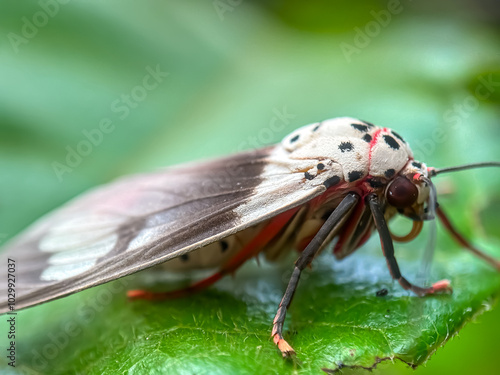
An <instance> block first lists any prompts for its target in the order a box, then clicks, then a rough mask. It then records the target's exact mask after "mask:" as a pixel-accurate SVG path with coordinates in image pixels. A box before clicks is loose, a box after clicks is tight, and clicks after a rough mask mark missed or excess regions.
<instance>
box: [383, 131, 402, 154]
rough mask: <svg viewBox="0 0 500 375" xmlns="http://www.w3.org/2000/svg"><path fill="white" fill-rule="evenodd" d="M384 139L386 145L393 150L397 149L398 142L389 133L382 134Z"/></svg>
mask: <svg viewBox="0 0 500 375" xmlns="http://www.w3.org/2000/svg"><path fill="white" fill-rule="evenodd" d="M384 141H385V143H387V145H388V146H389V147H390V148H392V149H393V150H399V147H400V146H399V143H398V141H396V140H395V139H394V138H393V137H391V136H390V135H387V134H385V135H384Z"/></svg>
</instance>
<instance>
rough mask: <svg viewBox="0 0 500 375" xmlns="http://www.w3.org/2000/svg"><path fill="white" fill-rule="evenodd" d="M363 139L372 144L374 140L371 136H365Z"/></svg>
mask: <svg viewBox="0 0 500 375" xmlns="http://www.w3.org/2000/svg"><path fill="white" fill-rule="evenodd" d="M362 139H363V141H365V142H368V143H370V142H371V141H372V139H373V138H372V136H371V135H370V134H365V135H364V136H363V138H362Z"/></svg>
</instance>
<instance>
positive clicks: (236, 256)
mask: <svg viewBox="0 0 500 375" xmlns="http://www.w3.org/2000/svg"><path fill="white" fill-rule="evenodd" d="M486 166H496V167H498V166H500V163H499V162H487V163H477V164H469V165H464V166H458V167H451V168H443V169H435V168H431V167H428V166H427V165H426V164H424V163H422V162H419V161H416V160H415V159H414V158H413V153H412V151H411V149H410V147H409V145H408V144H407V142H406V141H405V140H404V139H403V138H402V137H401V136H400V135H399V134H398V133H396V132H395V131H394V130H391V129H389V128H384V127H378V126H375V125H373V124H371V123H369V122H366V121H361V120H358V119H355V118H349V117H342V118H334V119H330V120H326V121H322V122H319V123H314V124H310V125H306V126H304V127H301V128H299V129H297V130H296V131H294V132H293V133H291V134H290V135H288V136H286V137H285V138H284V139H283V141H282V142H281V143H279V144H277V145H274V146H270V147H264V148H261V149H257V150H252V151H247V152H243V153H240V154H236V155H233V156H229V157H225V158H221V159H217V160H212V161H206V162H200V163H193V164H186V165H181V166H177V167H172V168H168V169H165V170H161V171H158V172H153V173H147V174H139V175H133V176H129V177H124V178H122V179H119V180H117V181H115V182H112V183H110V184H108V185H105V186H102V187H98V188H95V189H93V190H91V191H89V192H87V193H85V194H83V195H82V196H80V197H77V198H76V199H74V200H72V201H70V202H69V203H67V204H66V205H64V206H62V207H61V208H59V209H56V210H55V211H53V212H51V213H49V214H48V215H46V216H44V217H42V218H41V219H39V220H38V221H37V222H35V223H34V224H33V225H32V226H31V227H29V228H28V229H27V230H25V231H24V232H23V233H21V234H20V235H19V236H17V237H16V238H14V239H13V240H12V241H10V243H9V244H7V245H6V249H5V250H4V251H3V252H2V254H1V255H0V256H1V258H2V264H7V261H8V259H9V258H12V259H15V260H16V276H17V283H16V295H15V309H16V310H17V309H22V308H26V307H30V306H34V305H38V304H41V303H44V302H48V301H51V300H54V299H57V298H61V297H64V296H67V295H70V294H72V293H76V292H79V291H82V290H84V289H87V288H90V287H93V286H96V285H100V284H103V283H106V282H109V281H112V280H115V279H117V278H120V277H123V276H126V275H129V274H132V273H135V272H138V271H141V270H144V269H147V268H151V267H156V268H161V269H165V270H169V271H177V272H187V271H192V270H196V269H213V270H214V272H213V274H212V276H210V277H208V278H205V279H202V280H199V281H197V282H194V283H193V284H192V285H190V286H188V287H186V288H183V289H180V290H174V291H169V292H162V293H157V292H150V291H145V290H132V291H129V292H128V296H129V297H130V298H131V299H135V298H145V299H151V300H155V299H164V298H168V297H175V296H180V295H185V294H188V293H191V292H195V291H198V290H201V289H204V288H206V287H208V286H210V285H212V284H213V283H215V282H216V281H217V280H219V279H221V278H222V277H223V276H225V275H227V274H231V273H233V272H234V271H235V270H237V269H238V268H239V267H240V266H241V265H242V264H243V263H244V262H245V261H247V260H248V259H250V258H252V257H255V256H257V255H258V254H259V253H263V254H264V256H265V257H266V258H267V259H268V260H271V261H273V260H276V259H279V258H280V257H281V256H282V255H284V254H286V253H289V252H290V251H294V249H295V250H297V251H298V254H299V255H298V259H297V261H296V262H295V265H294V268H293V272H292V274H291V277H290V280H289V283H288V286H287V288H286V291H285V292H284V295H283V299H282V301H281V303H280V305H279V307H278V310H277V314H276V317H275V319H274V321H273V328H272V333H271V336H272V338H273V341H274V343H275V344H276V345H277V347H278V348H279V350H280V351H281V353H282V354H283V356H290V355H292V354H294V350H293V348H292V347H291V346H290V345H289V344H288V343H287V341H285V339H284V337H283V332H282V330H283V323H284V320H285V315H286V311H287V309H288V307H289V305H290V303H291V301H292V298H293V295H294V292H295V290H296V288H297V285H298V281H299V277H300V274H301V272H302V270H303V269H304V268H305V267H306V266H308V265H309V264H310V263H311V262H312V260H313V258H314V257H315V256H316V255H317V254H318V253H319V252H321V250H323V249H324V248H325V247H326V246H327V245H328V244H329V243H331V242H332V241H333V240H334V239H335V240H336V242H335V244H334V246H333V254H334V255H335V257H336V258H337V259H342V258H344V257H346V256H348V255H349V254H351V253H352V252H354V251H355V250H356V249H358V248H359V247H360V246H361V245H363V243H365V242H366V241H367V240H368V239H369V238H370V236H371V234H372V232H373V231H375V230H377V231H378V233H379V236H380V242H381V245H382V251H383V254H384V256H385V258H386V261H387V266H388V269H389V271H390V274H391V276H392V278H393V279H394V280H396V281H398V282H399V284H400V285H401V287H402V288H404V289H406V290H410V291H412V292H413V293H415V294H416V295H418V296H425V295H429V294H435V293H450V292H451V290H452V289H451V286H450V283H449V281H447V280H441V281H438V282H435V283H434V284H432V285H431V286H428V287H424V286H418V285H415V284H412V283H411V282H410V281H409V280H407V279H406V278H405V277H404V276H402V274H401V272H400V269H399V266H398V263H397V261H396V258H395V255H394V246H393V240H395V241H410V240H412V239H413V238H415V237H416V236H417V235H418V234H419V233H420V231H421V229H422V225H423V222H424V221H427V220H433V219H435V217H438V218H439V219H440V220H441V221H442V223H443V224H444V227H445V228H446V229H447V230H448V231H449V232H450V234H451V235H452V236H453V237H454V238H455V239H456V240H457V241H458V242H459V243H460V244H461V245H462V246H463V247H464V248H465V249H467V250H469V251H471V252H472V253H474V254H476V255H477V256H479V257H481V258H483V259H484V260H486V261H487V262H489V263H490V264H491V265H492V266H493V267H495V268H496V269H497V270H500V262H499V261H498V260H496V259H493V258H492V257H491V256H489V255H487V254H485V253H483V252H481V251H480V250H478V249H477V248H475V247H474V246H473V245H472V244H470V243H469V242H468V241H467V240H466V239H465V238H464V237H463V236H462V235H461V234H460V233H459V232H458V231H457V230H456V229H455V228H454V227H453V225H452V224H451V222H450V220H449V219H448V217H447V216H446V214H445V213H444V211H443V209H442V208H441V207H439V205H438V203H437V198H436V189H435V187H434V185H433V183H432V182H431V178H432V177H435V176H437V175H439V174H441V173H444V172H450V171H459V170H464V169H470V168H476V167H486ZM396 214H401V215H404V216H406V217H408V218H410V219H411V220H412V221H413V228H412V230H411V231H410V232H409V233H408V234H407V235H406V236H402V237H398V236H396V235H393V234H391V232H390V230H389V229H388V226H387V221H388V220H390V219H391V218H392V217H394V216H395V215H396ZM5 285H7V283H6V282H3V283H2V287H3V288H5ZM7 296H8V294H7V291H6V290H5V291H4V292H3V293H2V294H1V296H0V298H2V300H0V313H5V312H7V311H9V309H10V308H12V304H13V302H12V300H10V301H9V299H8V297H7Z"/></svg>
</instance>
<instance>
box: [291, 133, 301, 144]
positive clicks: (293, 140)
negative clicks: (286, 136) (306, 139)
mask: <svg viewBox="0 0 500 375" xmlns="http://www.w3.org/2000/svg"><path fill="white" fill-rule="evenodd" d="M299 137H300V136H299V134H297V135H296V136H295V137H293V138H291V139H290V143H294V142H297V141H298V140H299Z"/></svg>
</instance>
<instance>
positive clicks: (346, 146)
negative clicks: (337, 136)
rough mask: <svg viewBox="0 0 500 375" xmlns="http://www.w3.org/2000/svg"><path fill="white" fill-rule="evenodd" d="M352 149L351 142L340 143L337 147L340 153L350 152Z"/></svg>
mask: <svg viewBox="0 0 500 375" xmlns="http://www.w3.org/2000/svg"><path fill="white" fill-rule="evenodd" d="M353 149H354V146H353V145H352V143H351V142H342V143H341V144H340V145H339V150H340V151H342V152H346V151H347V152H348V151H352V150H353Z"/></svg>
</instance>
